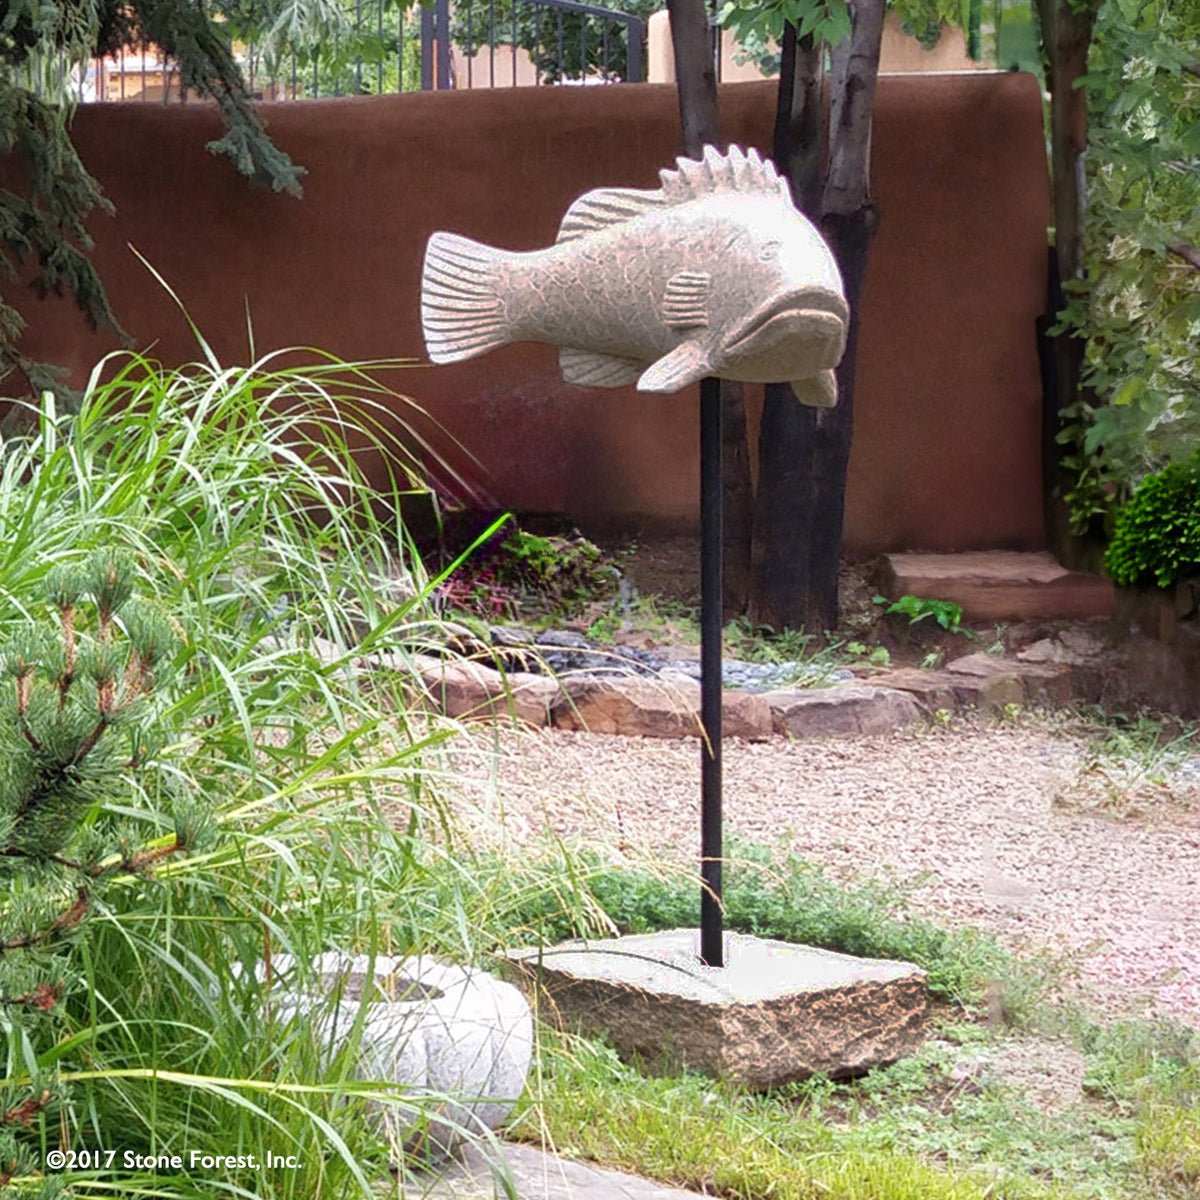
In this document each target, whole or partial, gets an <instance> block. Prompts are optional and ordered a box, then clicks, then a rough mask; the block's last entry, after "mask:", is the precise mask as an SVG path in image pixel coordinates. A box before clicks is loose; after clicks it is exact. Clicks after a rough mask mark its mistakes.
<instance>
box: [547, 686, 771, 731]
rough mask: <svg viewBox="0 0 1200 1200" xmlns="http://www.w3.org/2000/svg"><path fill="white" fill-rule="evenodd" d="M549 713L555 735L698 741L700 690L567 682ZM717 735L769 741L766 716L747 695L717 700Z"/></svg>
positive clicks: (759, 699)
mask: <svg viewBox="0 0 1200 1200" xmlns="http://www.w3.org/2000/svg"><path fill="white" fill-rule="evenodd" d="M561 688H562V692H561V694H560V695H559V696H558V697H557V698H556V699H555V701H554V703H553V705H552V707H551V711H550V720H551V724H553V725H554V726H555V728H557V729H584V730H588V731H590V732H592V733H619V734H626V735H633V736H640V737H662V738H682V737H699V736H700V732H701V727H700V685H699V684H697V683H694V682H692V681H691V680H678V681H672V682H670V683H666V682H662V681H659V680H652V679H639V678H635V677H625V678H620V679H613V678H609V679H603V678H587V677H579V678H567V679H564V680H562V681H561ZM721 727H722V728H721V732H722V734H723V735H724V736H725V737H742V738H749V739H752V740H762V739H764V738H768V737H770V735H771V710H770V707H769V705H768V704H767V703H766V701H765V700H764V699H763V697H761V696H757V695H753V694H751V693H749V692H730V691H726V692H724V693H723V694H722V699H721Z"/></svg>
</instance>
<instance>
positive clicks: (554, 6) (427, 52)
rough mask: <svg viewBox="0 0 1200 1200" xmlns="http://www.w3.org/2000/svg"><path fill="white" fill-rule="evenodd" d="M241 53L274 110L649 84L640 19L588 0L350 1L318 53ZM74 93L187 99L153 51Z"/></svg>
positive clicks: (102, 65) (129, 57)
mask: <svg viewBox="0 0 1200 1200" xmlns="http://www.w3.org/2000/svg"><path fill="white" fill-rule="evenodd" d="M414 8H415V6H414ZM231 48H232V50H233V53H234V56H235V58H237V60H238V62H239V63H240V65H241V67H242V70H243V73H244V75H245V78H246V81H247V83H248V85H249V88H250V91H251V92H252V94H253V95H255V96H256V97H258V98H260V99H264V100H299V99H315V98H319V97H324V96H347V95H369V94H380V93H385V92H404V91H417V90H424V91H431V90H434V89H446V88H474V87H518V86H541V85H547V84H574V85H590V84H603V83H621V82H627V83H640V82H641V81H642V80H643V79H644V78H645V63H644V59H645V22H644V21H643V20H642V18H641V17H639V16H636V15H633V14H631V13H625V12H619V11H617V10H614V9H608V8H604V7H601V6H599V5H595V4H585V3H581V2H580V0H432V2H431V3H429V4H427V5H422V6H421V7H420V8H419V9H415V11H414V10H409V11H406V10H405V9H404V8H403V7H401V6H399V5H397V4H396V3H395V2H394V0H347V3H346V7H345V10H344V21H343V23H342V24H341V25H339V26H338V27H337V29H336V31H335V33H334V35H333V36H332V37H328V38H325V39H323V40H322V41H321V42H320V43H319V44H317V45H311V46H307V47H289V48H286V49H285V50H284V51H283V52H282V53H277V54H275V55H273V56H270V57H269V56H268V55H267V54H266V53H265V52H264V50H263V47H262V46H260V45H258V44H256V42H255V41H253V40H251V39H246V40H244V41H239V40H236V39H235V40H233V41H232V42H231ZM71 89H72V91H73V92H75V93H76V95H77V97H78V99H80V100H83V101H106V100H154V101H161V102H164V103H169V102H172V101H180V100H187V99H188V96H187V94H186V92H185V91H184V89H182V88H181V87H180V83H179V77H178V72H177V71H176V69H175V67H174V66H173V64H171V63H170V62H169V61H166V60H165V59H164V58H163V57H162V56H161V55H160V54H159V53H158V51H157V50H156V49H155V48H154V47H147V48H145V49H143V50H141V51H138V52H123V53H121V54H119V55H117V56H115V57H113V58H111V59H97V60H95V61H93V62H92V63H91V64H90V67H89V70H88V71H87V73H86V74H85V75H83V76H81V77H78V78H76V79H75V80H73V81H72V83H71Z"/></svg>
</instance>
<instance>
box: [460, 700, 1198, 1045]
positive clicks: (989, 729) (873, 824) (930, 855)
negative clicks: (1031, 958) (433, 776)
mask: <svg viewBox="0 0 1200 1200" xmlns="http://www.w3.org/2000/svg"><path fill="white" fill-rule="evenodd" d="M725 745H726V749H725V757H724V776H725V788H724V809H725V828H726V830H727V836H728V834H736V835H739V836H741V837H743V838H746V839H751V840H756V841H769V842H774V841H775V840H776V839H777V838H780V837H783V838H785V839H786V845H787V846H788V847H789V848H791V849H793V850H795V851H797V852H799V853H800V854H801V855H802V856H804V857H806V858H808V859H811V860H813V861H817V862H821V863H823V864H825V865H826V866H827V867H828V868H829V869H830V871H831V873H832V874H834V875H835V876H836V877H838V878H842V879H851V878H854V877H856V876H857V877H862V876H874V877H879V876H881V875H890V876H891V877H893V878H898V879H901V880H912V879H914V878H916V877H918V876H923V877H924V881H923V882H922V883H921V884H920V886H919V887H918V888H917V890H916V891H915V892H914V893H913V896H912V903H913V907H914V909H916V910H917V911H918V912H921V913H924V914H926V915H929V916H931V917H935V918H937V919H939V920H941V921H943V922H946V923H949V924H952V925H973V926H976V927H979V928H983V929H988V930H992V931H993V932H995V933H997V934H998V935H999V936H1000V937H1001V938H1002V939H1003V940H1004V941H1005V942H1006V943H1007V944H1009V945H1011V946H1013V947H1014V948H1028V947H1030V946H1042V947H1049V948H1052V949H1054V950H1058V951H1065V952H1068V953H1069V955H1070V959H1071V961H1072V962H1073V963H1075V964H1077V965H1078V968H1079V972H1080V978H1079V982H1080V984H1081V985H1082V986H1083V987H1084V988H1085V989H1086V990H1087V992H1088V994H1089V995H1090V996H1091V997H1092V999H1093V1001H1094V1002H1095V1003H1097V1004H1099V1005H1100V1006H1101V1007H1102V1009H1104V1010H1105V1011H1107V1012H1109V1013H1111V1014H1113V1015H1117V1014H1129V1013H1137V1014H1138V1015H1143V1016H1160V1017H1173V1018H1175V1019H1178V1020H1182V1021H1185V1022H1188V1023H1190V1024H1192V1025H1195V1026H1198V1027H1200V772H1198V771H1197V770H1196V769H1195V767H1196V766H1197V764H1196V762H1195V760H1192V763H1191V764H1190V765H1189V766H1187V767H1185V768H1184V769H1183V770H1182V771H1177V772H1176V773H1175V774H1174V775H1173V776H1172V777H1171V778H1170V779H1169V780H1168V782H1167V784H1166V785H1164V784H1161V783H1159V784H1154V783H1146V782H1144V781H1141V782H1139V781H1138V780H1136V779H1134V778H1132V777H1126V776H1123V775H1122V774H1121V773H1120V772H1119V771H1118V770H1117V769H1116V767H1115V766H1114V765H1112V764H1110V765H1109V769H1108V772H1107V774H1106V775H1103V774H1098V773H1096V772H1095V771H1087V770H1085V765H1086V763H1087V761H1088V758H1087V753H1086V740H1085V739H1084V738H1083V737H1082V736H1081V735H1079V734H1074V735H1073V734H1071V733H1068V732H1056V731H1055V730H1053V729H1051V728H1045V727H1040V726H1039V727H1026V726H1016V725H987V724H979V725H975V726H965V727H955V728H951V729H943V730H922V731H917V732H912V733H907V734H901V735H895V736H891V737H876V738H862V739H858V740H849V741H819V742H816V741H813V742H791V741H788V740H785V739H782V738H773V739H771V740H770V741H769V742H763V743H748V742H740V741H737V740H734V739H730V740H728V741H727V742H726V744H725ZM699 754H700V749H699V744H698V743H697V742H695V741H687V742H675V741H660V740H654V739H644V738H623V737H610V736H601V735H594V734H583V733H564V732H557V731H536V732H517V731H514V730H511V729H505V730H500V731H497V730H488V731H487V732H480V733H479V734H477V735H476V739H475V743H474V749H473V750H468V749H462V750H459V751H457V752H456V762H455V768H456V772H459V773H462V774H463V775H464V776H465V777H466V780H465V781H464V782H463V783H462V784H461V785H460V786H461V787H462V789H463V790H462V796H463V801H464V803H469V805H470V807H471V809H472V811H473V812H474V813H475V818H474V819H475V820H477V821H479V822H480V823H481V828H482V827H483V826H484V825H486V827H487V828H489V829H491V830H492V831H493V833H500V832H502V833H503V835H504V836H505V838H506V839H508V840H509V841H510V842H517V843H521V842H524V841H526V840H528V839H531V838H533V837H535V836H537V834H538V833H539V832H542V831H545V830H547V829H549V830H552V831H554V832H555V833H556V834H558V835H560V836H566V837H568V838H571V837H575V836H580V837H584V838H586V839H588V840H589V841H592V840H595V841H600V842H602V843H605V844H608V845H612V846H614V847H616V846H617V845H619V844H621V843H625V844H627V845H633V846H637V847H642V848H645V849H648V850H650V851H651V852H653V853H656V854H660V855H671V856H675V855H688V856H695V855H696V854H698V852H699V825H700V820H699V804H700V802H699V789H700V784H699ZM1001 986H1002V984H1001Z"/></svg>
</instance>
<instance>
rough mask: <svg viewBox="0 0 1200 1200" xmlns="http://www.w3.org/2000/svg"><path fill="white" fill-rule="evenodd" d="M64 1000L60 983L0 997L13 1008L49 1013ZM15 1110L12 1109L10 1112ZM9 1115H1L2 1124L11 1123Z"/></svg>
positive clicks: (40, 985)
mask: <svg viewBox="0 0 1200 1200" xmlns="http://www.w3.org/2000/svg"><path fill="white" fill-rule="evenodd" d="M61 998H62V985H61V984H59V983H39V984H38V985H37V987H35V988H34V989H33V990H32V991H28V992H24V993H22V994H21V995H20V996H0V1004H5V1005H9V1006H10V1007H13V1008H36V1009H37V1010H38V1012H49V1011H50V1010H51V1009H52V1008H53V1007H54V1006H55V1005H56V1004H57V1003H58V1002H59V1000H60V999H61ZM12 1111H14V1110H12V1109H10V1110H9V1112H12ZM8 1115H9V1114H8V1113H3V1114H0V1124H5V1123H9V1122H8Z"/></svg>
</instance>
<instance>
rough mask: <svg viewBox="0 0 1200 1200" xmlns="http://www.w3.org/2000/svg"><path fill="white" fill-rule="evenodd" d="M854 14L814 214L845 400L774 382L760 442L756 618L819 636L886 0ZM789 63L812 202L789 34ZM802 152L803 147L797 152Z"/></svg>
mask: <svg viewBox="0 0 1200 1200" xmlns="http://www.w3.org/2000/svg"><path fill="white" fill-rule="evenodd" d="M850 14H851V19H852V22H853V26H852V32H851V36H850V38H849V40H848V41H847V42H845V43H843V44H842V45H841V46H839V47H838V48H837V49H836V50H835V51H834V54H833V78H832V80H831V87H830V93H831V95H830V118H829V167H828V176H827V179H826V181H825V186H824V188H823V189H822V190H821V192H820V202H819V211H814V208H815V206H814V207H810V208H809V210H808V211H809V215H810V217H812V218H813V219H814V220H817V219H818V217H819V218H820V220H819V222H818V223H819V224H820V225H821V226H822V228H823V230H824V232H825V235H826V237H827V239H828V241H829V244H830V248H831V249H832V250H833V253H834V256H835V258H836V259H837V261H838V266H839V268H840V269H841V272H842V279H843V283H844V285H845V291H846V299H847V301H848V302H849V305H850V314H851V320H850V329H849V333H848V339H847V344H846V353H845V355H844V356H843V358H842V362H841V365H840V366H839V368H838V403H837V405H836V406H835V407H834V408H831V409H819V408H806V407H804V406H802V405H799V404H797V403H796V400H795V397H794V396H793V395H792V392H791V388H790V387H789V386H788V385H786V384H768V386H767V388H766V398H765V403H764V406H763V420H762V432H761V435H760V439H759V487H758V497H757V502H756V507H755V529H754V533H755V543H754V593H753V596H752V605H751V613H752V616H753V619H754V620H755V621H756V622H757V623H759V624H764V625H770V626H771V627H773V628H775V629H784V628H804V629H806V630H808V631H810V632H813V633H816V632H821V631H825V630H830V629H832V628H833V627H834V625H835V624H836V623H837V576H838V563H839V559H840V556H841V547H842V524H843V516H844V512H845V489H846V467H847V464H848V462H849V457H850V439H851V432H852V426H853V412H854V366H855V353H856V348H857V342H858V308H859V302H860V300H861V297H862V285H863V279H864V276H865V270H866V261H867V247H868V242H869V239H870V233H871V228H872V225H873V212H872V209H871V204H870V189H869V175H868V167H869V156H870V133H871V116H872V110H873V107H874V99H875V80H876V78H877V76H878V72H879V47H880V41H881V39H882V36H883V17H884V0H852V3H851V5H850ZM789 40H790V41H791V42H792V43H793V48H792V49H791V50H790V53H791V55H792V56H793V57H791V58H789V57H788V55H789V46H788V42H789ZM784 56H785V58H784V68H785V70H784V73H783V75H781V78H780V102H779V108H778V110H777V120H776V139H777V141H776V158H777V162H778V163H779V166H780V168H781V169H783V170H785V171H786V172H787V174H788V176H789V178H791V179H792V181H793V189H794V191H795V193H796V195H797V197H798V198H799V197H805V198H807V197H810V196H812V195H813V194H814V192H816V189H815V187H814V186H813V184H812V179H813V174H814V164H815V163H819V162H820V161H821V159H820V157H818V154H819V150H820V147H821V142H820V138H819V135H817V136H814V134H813V132H812V119H813V118H812V113H813V112H814V111H816V110H817V103H816V101H817V99H818V98H819V96H820V91H819V88H817V87H816V86H815V85H814V84H812V83H811V79H812V75H813V67H812V65H811V61H806V60H808V49H807V48H806V47H805V46H804V45H803V43H802V42H800V43H797V42H796V39H795V32H794V30H793V31H791V37H790V38H789V36H788V32H787V31H785V35H784ZM802 106H803V107H806V108H807V109H808V112H807V113H805V112H802V111H801V109H802ZM785 110H786V112H787V114H788V117H787V118H786V119H785V118H784V116H783V114H784V112H785ZM801 139H803V140H802V141H801ZM799 147H803V149H802V150H801V152H800V153H799V154H798V153H797V149H798V148H799ZM808 204H812V201H811V200H808Z"/></svg>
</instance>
